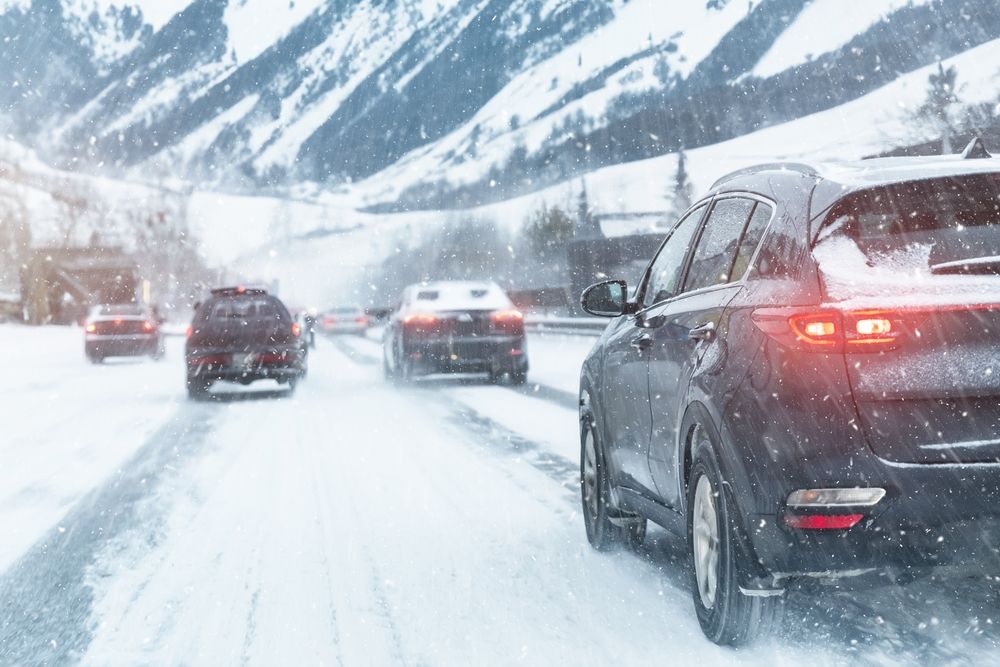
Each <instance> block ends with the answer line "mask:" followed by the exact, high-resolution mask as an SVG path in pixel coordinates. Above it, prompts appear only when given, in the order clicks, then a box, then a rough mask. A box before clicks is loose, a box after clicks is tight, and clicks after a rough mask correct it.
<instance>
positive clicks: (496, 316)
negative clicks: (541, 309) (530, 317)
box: [490, 310, 524, 334]
mask: <svg viewBox="0 0 1000 667" xmlns="http://www.w3.org/2000/svg"><path fill="white" fill-rule="evenodd" d="M490 320H491V321H492V323H493V328H494V329H495V330H497V331H501V332H504V333H508V334H519V333H522V332H523V331H524V314H523V313H522V312H521V311H519V310H498V311H496V312H495V313H493V314H491V315H490Z"/></svg>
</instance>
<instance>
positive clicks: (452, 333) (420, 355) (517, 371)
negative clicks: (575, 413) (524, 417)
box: [383, 281, 528, 385]
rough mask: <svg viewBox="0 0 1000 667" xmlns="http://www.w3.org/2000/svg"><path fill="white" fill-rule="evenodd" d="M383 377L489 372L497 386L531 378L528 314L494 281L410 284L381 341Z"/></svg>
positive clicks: (401, 377) (517, 382) (396, 377)
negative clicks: (500, 383) (526, 325)
mask: <svg viewBox="0 0 1000 667" xmlns="http://www.w3.org/2000/svg"><path fill="white" fill-rule="evenodd" d="M383 360H384V366H385V374H386V377H387V378H390V379H404V380H407V379H411V378H414V377H417V376H419V375H429V374H434V373H487V374H488V375H489V376H490V378H491V379H492V380H493V381H495V382H500V381H506V382H510V383H511V384H516V385H520V384H524V383H525V381H526V380H527V377H528V356H527V347H526V345H525V341H524V315H522V314H521V312H520V311H518V310H516V309H515V308H514V306H513V304H512V303H511V301H510V299H509V298H508V297H507V295H506V294H505V293H504V291H503V290H502V289H501V288H500V286H499V285H497V284H496V283H492V282H467V281H440V282H428V283H420V284H417V285H410V286H409V287H407V288H406V289H405V290H403V295H402V299H401V301H400V304H399V306H398V307H397V308H396V310H395V312H393V314H392V316H391V317H390V319H389V324H388V326H387V327H386V330H385V335H384V338H383Z"/></svg>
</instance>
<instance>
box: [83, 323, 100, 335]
mask: <svg viewBox="0 0 1000 667" xmlns="http://www.w3.org/2000/svg"><path fill="white" fill-rule="evenodd" d="M84 331H86V332H87V333H97V325H96V324H94V323H93V322H91V323H90V324H88V325H87V326H86V327H85V329H84Z"/></svg>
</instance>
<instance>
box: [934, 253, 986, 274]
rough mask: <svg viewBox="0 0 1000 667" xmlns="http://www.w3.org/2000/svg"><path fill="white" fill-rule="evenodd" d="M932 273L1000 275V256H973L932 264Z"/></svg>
mask: <svg viewBox="0 0 1000 667" xmlns="http://www.w3.org/2000/svg"><path fill="white" fill-rule="evenodd" d="M931 273H933V274H935V275H973V276H996V275H1000V256H998V255H991V256H989V257H972V258H969V259H958V260H955V261H952V262H941V263H940V264H932V265H931Z"/></svg>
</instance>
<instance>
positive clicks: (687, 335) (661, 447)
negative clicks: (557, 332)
mask: <svg viewBox="0 0 1000 667" xmlns="http://www.w3.org/2000/svg"><path fill="white" fill-rule="evenodd" d="M998 274H1000V160H996V159H990V158H989V156H988V155H986V154H985V151H983V150H982V147H981V146H980V145H978V144H974V145H972V146H970V148H969V149H967V151H966V153H965V154H964V155H963V156H949V157H941V158H895V159H881V160H870V161H861V162H857V163H851V164H840V165H812V166H809V165H801V164H784V165H764V166H760V167H757V168H753V169H748V170H744V171H741V172H737V173H735V174H731V175H729V176H727V177H725V178H723V179H721V180H720V181H718V182H717V183H716V184H715V185H714V186H713V188H712V189H711V191H710V192H709V193H708V194H707V195H705V196H704V197H703V198H702V199H700V200H699V201H698V202H697V203H696V204H695V205H694V206H693V207H692V208H691V209H690V210H689V211H688V212H687V213H686V214H685V215H684V216H683V217H682V218H681V220H680V221H679V222H677V223H676V225H674V226H673V228H672V230H671V232H670V233H669V235H668V237H667V239H666V240H665V242H664V243H663V245H662V246H661V248H660V250H659V252H658V254H657V255H656V256H655V257H654V259H653V260H652V262H651V264H650V265H649V267H648V269H647V270H646V272H645V274H644V276H643V278H642V279H641V282H640V283H639V285H638V286H637V288H636V289H635V292H634V296H632V297H631V298H630V297H629V296H628V291H627V287H626V285H625V284H624V283H622V282H615V281H611V282H607V283H602V284H599V285H595V286H594V287H592V288H590V289H589V290H588V291H587V292H585V294H584V297H583V304H584V308H586V309H587V310H588V311H590V312H592V313H594V314H598V315H604V316H608V317H612V318H614V319H613V320H612V322H611V323H610V325H609V326H608V328H607V330H606V331H605V332H604V334H603V335H602V337H601V339H600V342H599V343H598V344H597V345H596V347H595V348H594V350H593V352H592V353H591V355H590V356H589V358H588V359H587V360H586V362H585V364H584V367H583V371H582V376H581V385H580V427H581V487H582V496H583V510H584V517H585V523H586V531H587V536H588V538H589V540H590V542H591V544H593V546H594V547H596V548H599V549H604V548H607V547H610V546H612V545H615V544H619V543H622V542H626V543H631V544H633V545H635V544H638V543H641V542H642V540H643V538H644V535H645V528H646V521H647V520H652V521H655V522H656V523H658V524H660V525H662V526H665V527H666V528H668V529H669V530H671V531H673V532H675V533H676V534H677V535H678V536H679V538H680V539H683V540H685V541H686V544H687V547H688V551H689V553H690V558H691V564H692V567H691V572H692V588H693V591H694V593H693V597H694V603H695V607H696V610H697V615H698V619H699V621H700V622H701V626H702V628H703V630H704V631H705V634H706V635H707V636H708V637H709V638H710V639H711V640H712V641H715V642H717V643H721V644H741V643H745V642H747V641H749V640H751V639H752V638H753V637H754V635H755V634H757V633H758V632H760V631H761V630H763V629H765V628H766V627H767V626H768V625H769V623H770V621H771V620H772V619H773V617H774V616H775V614H776V612H777V611H778V609H779V605H780V599H781V596H782V594H783V592H784V591H785V590H786V589H787V588H788V587H789V586H793V585H796V586H804V585H815V584H819V583H835V584H837V585H838V586H844V585H849V584H850V583H852V582H853V583H857V584H863V585H869V584H871V583H873V582H874V583H878V582H880V581H884V582H889V581H893V582H899V581H905V580H908V579H912V578H914V577H919V576H923V575H925V574H928V573H930V572H939V571H941V570H942V568H945V569H947V570H950V571H958V572H970V571H971V572H975V573H987V574H992V575H996V574H1000V558H998V552H997V549H996V548H995V545H998V544H1000V342H998V341H1000V275H998Z"/></svg>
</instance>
